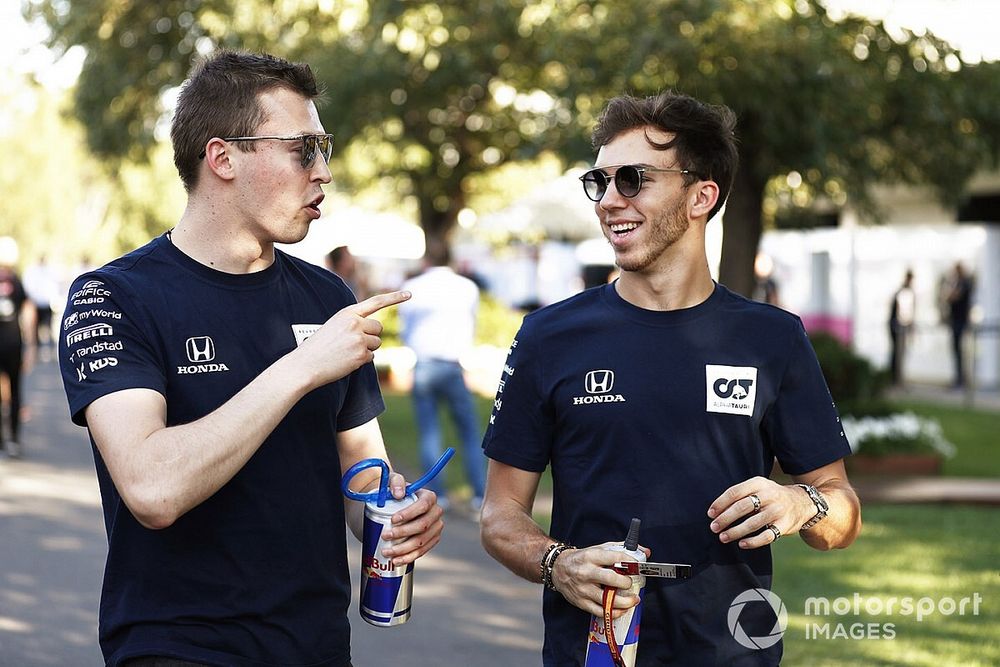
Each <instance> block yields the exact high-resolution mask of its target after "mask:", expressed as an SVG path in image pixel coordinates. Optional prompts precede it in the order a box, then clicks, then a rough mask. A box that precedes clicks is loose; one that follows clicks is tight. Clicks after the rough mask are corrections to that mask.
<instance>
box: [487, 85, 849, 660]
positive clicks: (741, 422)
mask: <svg viewBox="0 0 1000 667" xmlns="http://www.w3.org/2000/svg"><path fill="white" fill-rule="evenodd" d="M734 127H735V116H734V115H733V113H732V112H731V111H730V110H729V109H727V108H725V107H717V106H709V105H706V104H703V103H701V102H699V101H697V100H695V99H692V98H690V97H687V96H684V95H680V94H675V93H669V92H667V93H663V94H661V95H658V96H655V97H648V98H634V97H630V96H622V97H617V98H615V99H613V100H611V102H610V103H609V104H608V106H607V107H606V109H605V111H604V113H603V115H602V116H601V118H600V120H599V122H598V125H597V127H596V129H595V131H594V135H593V143H594V147H595V148H596V149H597V150H598V153H597V162H596V166H595V167H594V168H593V169H591V170H590V171H588V172H586V173H585V174H584V175H583V176H582V177H581V179H582V181H583V187H584V192H585V194H586V195H587V197H588V198H590V199H591V200H592V201H593V202H594V210H595V213H596V214H597V217H598V219H599V221H600V225H601V229H602V230H603V232H604V236H605V237H606V238H607V240H608V242H609V243H610V245H611V247H612V249H613V251H614V254H615V262H616V264H617V265H618V267H619V268H620V269H621V274H620V276H619V278H618V279H617V280H616V281H614V282H613V283H610V284H608V285H606V286H600V287H595V288H592V289H590V290H587V291H585V292H582V293H581V294H578V295H576V296H574V297H571V298H570V299H567V300H565V301H563V302H561V303H558V304H554V305H552V306H549V307H547V308H544V309H542V310H540V311H537V312H535V313H531V314H529V315H527V316H526V317H525V319H524V322H523V324H522V326H521V330H520V332H519V333H518V334H517V338H516V339H515V340H514V342H513V344H512V346H511V350H510V354H509V356H508V359H507V363H506V366H505V368H504V371H503V374H502V381H501V383H500V387H499V390H498V392H497V395H496V401H495V403H494V410H493V415H492V417H491V420H490V425H489V427H488V429H487V432H486V437H485V439H484V447H485V450H486V454H487V456H488V457H489V458H490V463H489V472H488V477H487V487H486V498H485V501H484V505H483V513H482V538H483V543H484V546H485V547H486V549H487V550H488V551H489V552H490V553H491V554H492V555H493V556H494V557H495V558H496V559H497V560H499V561H500V562H501V563H503V564H504V565H506V566H507V567H508V568H510V569H511V570H512V571H513V572H515V573H516V574H518V575H520V576H522V577H524V578H525V579H528V580H529V581H534V582H543V583H545V584H546V587H547V588H548V589H549V590H545V592H544V602H543V614H544V618H545V645H544V649H543V659H544V664H545V665H547V666H560V667H561V666H564V665H582V664H583V661H584V655H585V653H586V651H587V647H588V643H589V642H592V641H598V637H599V636H601V635H603V632H602V631H601V630H600V629H598V630H597V631H595V632H594V633H590V634H588V628H589V625H588V623H589V618H590V617H591V616H597V617H598V618H601V617H602V616H603V608H602V602H603V592H604V588H605V587H612V588H617V589H628V588H629V587H630V585H631V581H630V579H629V577H627V576H624V575H622V574H618V573H616V572H614V571H613V570H612V569H609V568H610V566H611V565H613V564H614V563H616V562H617V561H620V560H622V559H623V554H622V553H621V551H612V550H609V549H608V547H609V546H611V544H612V543H617V544H618V545H621V542H622V539H623V538H624V537H625V535H626V532H627V530H628V528H629V524H630V519H631V518H632V517H636V518H639V519H641V521H642V524H641V532H640V534H639V539H640V543H641V545H642V546H643V547H645V548H646V550H647V554H649V555H650V558H651V560H655V561H668V562H675V563H689V564H691V565H692V566H693V568H692V569H693V574H692V576H691V578H690V579H687V580H669V579H657V578H647V580H646V587H645V593H644V598H643V611H642V626H641V634H640V635H639V644H638V654H637V656H638V657H637V659H638V662H637V665H639V666H646V665H683V666H685V667H690V666H692V665H723V664H739V665H776V664H778V663H779V661H780V659H781V644H780V642H776V643H773V645H772V644H771V643H768V646H767V647H766V648H762V649H760V650H757V649H755V648H748V647H747V646H745V645H743V644H741V643H740V642H739V641H737V639H736V637H735V636H734V634H733V633H732V632H730V629H729V627H728V625H727V619H728V616H729V613H730V607H731V605H732V604H733V603H734V601H735V600H736V598H737V597H738V596H739V595H740V594H741V593H743V592H744V591H746V590H748V589H769V588H770V587H771V554H770V545H771V544H772V543H773V542H774V541H775V540H777V539H778V538H779V537H781V536H782V535H790V534H794V533H796V532H797V533H799V535H801V537H802V538H803V539H804V540H805V541H806V543H807V544H809V545H810V546H812V547H814V548H817V549H830V548H835V547H846V546H847V545H849V544H850V543H851V542H852V541H853V540H854V538H855V537H856V536H857V534H858V531H859V530H860V527H861V521H860V510H859V503H858V499H857V496H856V495H855V494H854V491H853V490H852V489H851V487H850V485H849V484H848V481H847V476H846V473H845V472H844V464H843V461H842V459H843V458H844V457H845V456H846V455H847V454H848V453H849V452H850V448H849V447H848V444H847V441H846V439H845V438H844V434H843V432H842V431H841V429H840V424H839V419H838V417H837V412H836V409H835V408H834V406H833V401H832V400H831V398H830V394H829V391H828V390H827V387H826V383H825V382H824V380H823V376H822V374H821V372H820V369H819V364H818V363H817V361H816V357H815V354H814V353H813V351H812V348H811V346H810V343H809V339H808V338H807V336H806V333H805V330H804V329H803V327H802V323H801V322H800V321H799V319H798V318H797V317H795V316H794V315H792V314H790V313H787V312H785V311H783V310H781V309H779V308H777V307H774V306H771V305H767V304H762V303H757V302H753V301H750V300H748V299H745V298H743V297H741V296H738V295H736V294H733V293H732V292H730V291H729V290H728V289H726V288H725V287H723V286H722V285H719V284H717V283H715V282H713V280H712V277H711V274H710V273H709V267H708V259H707V257H706V253H705V225H706V223H707V222H708V220H709V219H710V218H711V217H712V216H713V215H715V214H716V213H717V212H718V211H719V209H720V208H721V207H722V205H723V203H724V202H725V199H726V196H727V194H728V193H729V189H730V187H731V185H732V182H733V174H734V171H735V169H736V166H737V161H738V158H737V150H736V139H735V136H734ZM775 458H777V460H778V461H779V462H780V464H781V467H782V468H783V469H784V471H785V472H787V473H789V474H791V475H792V479H793V481H794V482H795V483H793V484H788V485H783V484H780V483H778V482H775V481H773V480H771V479H769V478H768V475H769V474H770V472H771V468H772V465H773V463H774V460H775ZM547 466H551V471H552V481H553V498H552V521H551V529H550V531H549V533H548V534H546V532H545V531H543V530H542V528H541V527H539V525H538V524H537V523H535V521H534V519H533V518H532V508H533V504H534V500H535V494H536V492H537V489H538V482H539V478H540V476H541V473H542V472H543V471H544V470H545V468H546V467H547ZM570 545H572V546H570ZM619 593H620V594H619V595H617V596H616V599H615V601H614V608H613V610H612V612H613V614H614V615H616V616H619V615H621V614H623V613H624V612H625V611H626V610H627V609H629V608H631V607H633V606H635V605H636V604H638V602H639V599H638V598H637V597H635V596H632V595H629V594H627V592H626V591H621V590H619ZM741 606H742V607H743V608H742V612H741V614H740V617H739V622H740V624H741V627H742V628H743V629H744V630H745V631H746V632H747V634H748V635H749V636H761V635H770V634H771V628H772V627H773V626H774V624H775V618H774V612H773V611H772V609H771V608H770V606H769V605H767V604H763V603H757V604H746V605H741ZM619 639H620V640H621V639H622V638H619Z"/></svg>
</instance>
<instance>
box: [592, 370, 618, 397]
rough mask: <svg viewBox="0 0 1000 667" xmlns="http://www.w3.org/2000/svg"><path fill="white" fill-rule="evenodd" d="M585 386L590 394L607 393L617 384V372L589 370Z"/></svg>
mask: <svg viewBox="0 0 1000 667" xmlns="http://www.w3.org/2000/svg"><path fill="white" fill-rule="evenodd" d="M585 386H586V389H587V393H588V394H607V393H608V392H610V391H611V388H612V387H614V386H615V372H614V371H608V370H600V371H588V372H587V377H586V382H585Z"/></svg>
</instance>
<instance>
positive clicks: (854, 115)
mask: <svg viewBox="0 0 1000 667" xmlns="http://www.w3.org/2000/svg"><path fill="white" fill-rule="evenodd" d="M30 12H31V13H32V14H33V15H37V16H42V17H44V18H45V19H46V20H47V21H48V23H49V25H50V26H51V27H52V29H53V33H52V35H53V36H52V43H53V44H54V45H56V46H57V47H62V48H66V47H68V46H70V45H72V44H81V45H83V46H84V47H86V49H87V53H88V57H87V61H86V63H85V65H84V72H83V75H82V77H81V81H80V86H79V90H78V92H77V107H78V110H79V113H80V115H81V117H82V118H83V119H84V120H85V121H86V125H87V127H88V138H89V140H90V142H91V144H92V146H93V147H94V148H95V150H98V151H99V152H101V153H102V154H105V155H126V154H130V153H132V152H137V153H138V154H141V153H142V151H143V149H144V148H145V147H148V146H149V145H151V144H152V137H153V136H154V129H155V123H156V120H157V119H158V118H159V116H160V115H161V114H162V113H163V109H164V105H163V103H162V100H163V93H164V91H165V90H166V89H167V88H169V87H170V86H174V85H176V84H178V83H180V80H181V78H182V77H183V74H184V72H185V71H186V69H187V66H188V64H189V62H190V59H191V57H192V55H193V54H194V53H195V52H200V51H205V50H208V49H210V48H212V47H213V46H216V45H225V46H241V47H246V48H266V49H267V50H269V51H271V52H274V53H277V54H279V55H284V56H287V57H290V58H296V59H304V60H307V61H309V62H311V63H314V64H315V67H316V69H317V72H318V75H319V78H320V79H322V80H323V81H324V82H326V83H327V84H328V85H329V87H330V89H329V97H330V104H329V105H328V106H327V107H326V108H325V109H324V110H322V112H321V113H322V114H323V120H324V122H325V123H326V125H327V127H328V128H330V129H331V130H332V131H333V132H334V133H335V134H336V135H337V136H338V137H339V138H341V139H342V140H343V138H347V139H348V143H349V148H348V150H347V153H348V155H350V156H355V157H357V156H363V158H364V160H365V161H367V167H363V168H357V164H358V162H357V161H356V160H355V161H352V162H351V164H352V170H351V173H352V174H353V175H356V176H361V177H365V178H368V179H371V178H373V177H375V178H376V182H377V183H378V185H379V187H382V188H384V189H385V190H386V191H389V192H394V193H396V194H397V195H398V196H400V197H402V198H411V197H412V198H415V199H416V200H417V202H418V207H417V208H418V210H419V216H420V222H421V225H422V226H423V227H424V229H425V231H426V232H427V233H428V234H429V235H432V236H441V235H444V234H446V233H447V232H448V230H450V229H451V228H452V226H453V225H454V224H455V221H456V216H457V214H458V212H459V211H460V210H461V208H462V207H464V206H465V205H466V202H467V199H468V196H469V194H470V183H471V182H472V178H473V176H474V175H475V174H477V173H479V172H482V171H484V170H491V169H494V168H496V167H498V166H500V165H502V164H504V163H506V162H508V161H512V160H518V159H522V158H529V157H532V156H535V155H537V154H538V153H539V152H540V151H543V150H545V149H554V150H556V151H557V152H558V154H559V155H561V156H562V158H563V159H564V160H566V161H567V162H573V161H578V160H590V159H592V151H591V150H590V147H589V144H588V141H587V135H588V132H589V129H590V128H591V127H592V124H593V122H594V120H595V117H596V115H597V114H598V113H599V111H600V108H601V105H602V104H603V102H604V100H606V99H607V98H608V97H609V96H612V95H616V94H619V93H621V92H623V91H627V92H632V93H634V94H652V93H655V92H658V91H659V90H661V89H663V88H676V89H679V90H681V91H683V92H686V93H689V94H692V95H694V96H696V97H699V98H701V99H704V100H706V101H710V102H714V103H725V104H727V105H729V106H731V107H732V108H733V109H734V110H736V111H737V113H738V114H739V117H740V124H739V128H738V137H739V139H740V143H741V164H740V169H739V172H738V174H737V182H736V184H735V187H734V189H733V192H732V194H731V196H730V199H729V203H728V206H727V213H726V216H725V240H724V246H723V258H722V269H721V278H722V281H723V282H725V283H726V284H728V285H729V286H730V287H732V288H734V289H735V290H737V291H740V292H742V293H749V291H750V289H751V287H752V280H753V274H752V266H753V258H754V254H755V253H756V249H757V244H758V241H759V237H760V234H761V232H762V230H763V225H764V219H765V217H766V216H765V214H766V209H765V206H764V200H765V193H766V192H767V191H768V187H769V184H771V185H772V186H773V184H774V182H775V181H776V180H780V179H784V180H789V181H790V180H791V179H788V176H789V175H796V176H797V177H798V179H799V180H800V181H801V183H796V187H797V188H798V189H799V191H800V193H802V194H805V195H806V196H805V197H804V201H805V202H806V203H809V202H811V201H812V200H815V199H825V200H827V201H829V202H830V203H831V204H832V205H834V206H842V205H843V204H845V203H846V202H847V201H848V199H850V200H851V201H852V203H855V204H858V205H860V206H861V207H862V209H866V210H870V211H872V212H874V210H873V209H872V208H871V206H870V203H871V200H870V198H869V196H868V193H869V188H870V186H871V185H873V184H874V183H877V182H882V183H887V182H904V183H930V184H932V185H933V186H935V187H936V188H937V190H938V191H939V192H940V193H941V198H942V200H943V201H946V202H954V201H957V200H958V199H959V198H960V197H961V196H962V186H963V185H964V183H965V182H966V181H967V180H968V178H969V177H970V176H971V174H972V173H973V172H974V171H975V170H976V169H977V168H980V167H982V166H985V165H990V164H995V163H996V159H997V153H998V145H1000V141H998V137H1000V76H998V72H997V70H998V68H1000V65H998V64H996V63H987V64H979V65H974V66H973V65H967V64H965V63H963V62H962V61H961V60H960V58H959V55H958V54H957V53H956V52H955V50H954V49H953V48H952V47H950V46H949V45H948V44H946V43H944V42H942V41H941V40H939V39H936V38H935V37H933V36H931V35H926V36H917V35H913V34H910V33H903V34H901V35H893V34H890V33H889V32H888V31H887V30H886V28H885V27H884V26H882V25H881V24H880V23H878V22H871V21H867V20H861V19H857V18H849V19H847V20H844V21H840V22H834V21H833V20H831V19H830V17H829V16H828V14H827V12H826V10H825V9H824V7H823V5H822V4H820V3H819V2H818V1H817V0H614V1H613V2H612V1H611V0H539V1H534V2H528V1H527V0H476V1H470V2H425V1H420V0H411V1H408V2H396V1H395V0H371V1H370V2H365V1H364V0H341V1H339V2H337V1H335V0H297V1H293V0H286V1H285V2H280V3H271V2H261V1H260V0H257V1H254V0H241V1H240V2H236V1H235V0H166V1H164V2H159V3H137V2H132V1H131V0H92V1H91V2H88V3H65V2H62V1H57V0H35V4H34V5H31V6H30ZM123 130H125V131H123ZM349 176H350V174H346V173H338V174H336V177H337V179H338V180H340V181H346V180H347V179H348V178H349Z"/></svg>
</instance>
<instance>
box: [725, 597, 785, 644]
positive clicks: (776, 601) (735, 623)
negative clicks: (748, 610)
mask: <svg viewBox="0 0 1000 667" xmlns="http://www.w3.org/2000/svg"><path fill="white" fill-rule="evenodd" d="M760 603H763V604H767V605H770V607H771V609H772V610H773V611H774V615H775V618H776V619H777V620H776V621H775V623H774V627H773V628H771V631H770V632H769V633H768V634H766V635H764V636H761V637H751V636H749V635H748V634H747V633H746V630H744V629H743V626H742V625H740V614H741V613H742V612H743V607H745V606H747V605H748V604H760ZM728 621H729V633H730V634H731V635H732V636H733V639H735V640H736V641H737V642H739V644H740V646H745V647H746V648H749V649H754V650H758V649H765V648H769V647H771V646H774V645H775V644H777V643H778V642H780V641H781V636H782V635H784V634H785V629H786V628H787V627H788V610H787V609H785V603H784V602H782V601H781V598H780V597H778V596H777V595H776V594H775V593H772V592H771V591H769V590H767V589H766V588H750V589H747V590H745V591H743V592H742V593H740V594H739V595H737V596H736V597H735V598H734V599H733V602H732V604H730V605H729V616H728Z"/></svg>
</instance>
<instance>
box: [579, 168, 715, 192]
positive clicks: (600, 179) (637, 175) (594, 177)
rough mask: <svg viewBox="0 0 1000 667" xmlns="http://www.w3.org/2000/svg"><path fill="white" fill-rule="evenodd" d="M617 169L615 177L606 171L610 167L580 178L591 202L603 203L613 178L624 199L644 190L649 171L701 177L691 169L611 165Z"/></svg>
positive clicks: (592, 171) (598, 169) (590, 172)
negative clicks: (646, 174)
mask: <svg viewBox="0 0 1000 667" xmlns="http://www.w3.org/2000/svg"><path fill="white" fill-rule="evenodd" d="M611 166H612V167H617V169H616V170H615V173H614V176H610V175H608V172H607V171H605V169H607V168H608V167H598V168H594V169H591V170H590V171H588V172H586V173H585V174H584V175H583V176H581V177H580V180H581V181H582V182H583V191H584V193H585V194H586V195H587V198H588V199H590V200H591V201H601V199H603V198H604V193H606V192H607V191H608V184H609V183H610V182H611V180H612V178H613V179H614V181H615V189H616V190H618V194H620V195H621V196H622V197H629V198H632V197H635V196H636V195H638V194H639V191H640V190H641V189H642V184H643V183H644V182H645V181H646V177H645V176H643V174H645V173H646V172H647V171H658V172H666V173H672V174H692V175H694V176H698V177H699V178H701V176H700V175H699V174H698V173H697V172H693V171H691V170H690V169H660V168H658V167H645V166H642V165H638V164H622V165H611Z"/></svg>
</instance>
